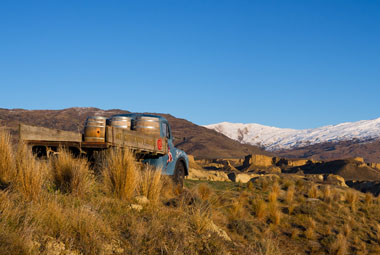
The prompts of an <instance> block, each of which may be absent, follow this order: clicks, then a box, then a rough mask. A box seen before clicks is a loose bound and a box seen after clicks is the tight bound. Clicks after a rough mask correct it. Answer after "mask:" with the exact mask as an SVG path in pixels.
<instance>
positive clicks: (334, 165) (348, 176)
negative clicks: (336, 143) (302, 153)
mask: <svg viewBox="0 0 380 255" xmlns="http://www.w3.org/2000/svg"><path fill="white" fill-rule="evenodd" d="M299 170H302V171H303V173H305V174H335V175H339V176H342V177H343V178H344V179H345V180H355V181H369V180H371V181H380V171H379V170H378V169H375V168H372V167H370V166H368V165H367V164H366V163H364V162H363V161H358V160H355V159H346V160H333V161H328V162H318V163H311V164H305V165H303V166H299V167H294V168H292V169H290V170H289V171H288V172H298V171H299Z"/></svg>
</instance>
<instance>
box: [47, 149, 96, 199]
mask: <svg viewBox="0 0 380 255" xmlns="http://www.w3.org/2000/svg"><path fill="white" fill-rule="evenodd" d="M50 168H51V175H52V179H53V182H54V185H55V187H56V188H58V189H59V190H60V191H61V192H63V193H72V194H74V195H79V196H80V195H84V194H85V193H88V192H89V191H90V190H91V186H92V184H93V176H92V173H91V172H90V169H89V164H88V162H87V160H86V159H83V158H74V157H73V155H71V153H70V152H69V151H67V150H64V149H60V150H59V151H58V155H57V156H56V157H53V158H52V159H51V164H50Z"/></svg>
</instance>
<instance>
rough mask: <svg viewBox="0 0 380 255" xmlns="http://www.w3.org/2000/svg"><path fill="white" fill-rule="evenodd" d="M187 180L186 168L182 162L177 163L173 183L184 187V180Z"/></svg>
mask: <svg viewBox="0 0 380 255" xmlns="http://www.w3.org/2000/svg"><path fill="white" fill-rule="evenodd" d="M184 179H185V166H184V165H183V163H182V162H181V161H177V163H176V165H175V169H174V175H173V181H174V183H175V184H176V185H177V186H179V187H181V188H182V187H183V180H184Z"/></svg>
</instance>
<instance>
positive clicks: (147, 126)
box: [19, 114, 189, 185]
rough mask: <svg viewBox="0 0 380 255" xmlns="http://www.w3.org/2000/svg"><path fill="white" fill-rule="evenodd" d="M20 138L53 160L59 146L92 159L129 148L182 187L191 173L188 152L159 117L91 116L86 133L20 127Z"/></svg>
mask: <svg viewBox="0 0 380 255" xmlns="http://www.w3.org/2000/svg"><path fill="white" fill-rule="evenodd" d="M19 135H20V141H23V142H24V143H26V144H27V145H28V146H29V147H31V149H32V151H33V152H34V153H35V154H36V155H38V156H46V157H49V155H51V154H52V153H54V152H56V151H57V150H58V148H59V147H64V148H67V149H69V150H70V151H72V152H73V153H74V154H77V155H80V154H83V155H86V156H87V157H89V158H91V157H92V156H93V155H94V154H95V153H96V152H99V151H103V150H108V149H110V148H115V147H118V148H127V149H130V150H132V151H133V152H134V153H135V154H136V158H137V159H138V160H141V161H142V162H144V163H148V164H151V165H153V166H156V167H158V168H161V169H162V172H163V174H166V175H170V176H172V177H173V179H174V181H175V182H177V183H178V184H180V185H183V179H184V176H186V175H188V173H189V170H188V169H189V161H188V157H187V155H186V153H185V152H183V151H182V150H179V149H177V148H175V147H174V145H173V136H172V133H171V129H170V125H169V123H168V121H167V120H166V119H165V118H164V117H161V116H157V115H147V114H123V115H114V116H111V117H110V118H109V119H106V118H104V117H99V116H95V117H88V118H87V120H86V124H85V128H84V133H83V134H82V133H77V132H70V131H63V130H57V129H51V128H44V127H35V126H29V125H24V124H20V126H19Z"/></svg>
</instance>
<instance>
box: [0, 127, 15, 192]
mask: <svg viewBox="0 0 380 255" xmlns="http://www.w3.org/2000/svg"><path fill="white" fill-rule="evenodd" d="M14 168H15V162H14V155H13V149H12V144H11V136H10V134H9V132H7V131H6V130H4V129H0V188H2V187H3V186H4V187H5V186H6V184H8V183H9V182H10V181H11V179H12V177H14V174H15V169H14Z"/></svg>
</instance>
